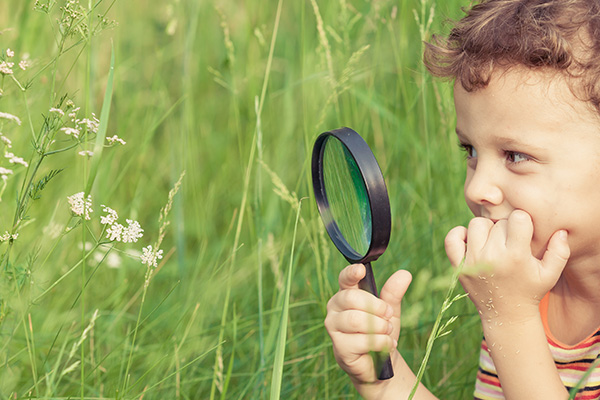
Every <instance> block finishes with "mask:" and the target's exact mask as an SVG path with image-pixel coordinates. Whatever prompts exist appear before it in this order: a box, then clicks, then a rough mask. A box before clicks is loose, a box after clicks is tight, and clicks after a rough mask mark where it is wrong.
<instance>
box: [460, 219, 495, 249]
mask: <svg viewBox="0 0 600 400" xmlns="http://www.w3.org/2000/svg"><path fill="white" fill-rule="evenodd" d="M493 226H494V223H493V222H492V220H490V219H487V218H482V217H477V218H473V219H472V220H471V221H470V222H469V228H468V230H467V252H472V253H478V252H479V251H480V250H481V249H483V247H484V246H485V244H486V243H487V240H488V237H489V235H490V230H491V229H492V227H493Z"/></svg>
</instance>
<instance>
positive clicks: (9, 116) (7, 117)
mask: <svg viewBox="0 0 600 400" xmlns="http://www.w3.org/2000/svg"><path fill="white" fill-rule="evenodd" d="M0 118H1V119H5V120H7V121H11V122H14V123H15V124H17V125H21V120H20V119H19V117H17V116H15V115H12V114H9V113H5V112H2V111H0Z"/></svg>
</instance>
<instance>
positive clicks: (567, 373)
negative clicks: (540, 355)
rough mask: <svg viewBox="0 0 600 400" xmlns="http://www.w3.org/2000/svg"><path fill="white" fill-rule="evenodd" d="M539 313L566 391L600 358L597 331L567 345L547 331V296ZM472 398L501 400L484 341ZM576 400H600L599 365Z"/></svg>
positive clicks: (496, 377)
mask: <svg viewBox="0 0 600 400" xmlns="http://www.w3.org/2000/svg"><path fill="white" fill-rule="evenodd" d="M540 313H541V316H542V322H543V324H544V330H545V331H546V337H547V339H548V345H549V346H550V352H551V353H552V357H553V358H554V363H555V364H556V368H557V369H558V374H559V375H560V379H561V380H562V382H563V384H564V385H565V387H566V388H567V390H570V389H571V388H573V387H575V386H576V385H577V383H578V382H579V381H580V380H581V378H582V377H583V376H584V374H585V373H586V371H587V370H588V368H589V367H590V365H591V364H592V363H593V362H594V361H595V360H596V359H597V358H598V357H599V356H600V328H598V329H597V330H596V332H594V333H593V334H591V335H590V336H588V337H587V338H586V339H584V340H582V341H581V342H579V343H577V344H575V345H566V344H564V343H561V342H560V341H558V340H556V339H555V338H554V337H553V336H552V333H550V329H548V318H547V316H548V295H546V296H545V297H544V298H543V299H542V301H541V302H540ZM474 398H475V399H479V400H497V399H504V395H503V394H502V388H501V387H500V381H499V380H498V374H497V373H496V367H495V366H494V362H493V361H492V357H491V356H490V354H489V351H488V346H487V343H486V342H485V339H484V340H483V342H482V343H481V353H480V356H479V371H478V372H477V381H476V382H475V394H474ZM575 399H577V400H592V399H600V366H597V367H596V368H595V369H594V370H593V371H592V372H591V373H590V374H589V375H588V376H587V377H586V378H585V379H584V381H583V385H582V386H581V388H580V390H579V391H578V393H577V395H576V396H575Z"/></svg>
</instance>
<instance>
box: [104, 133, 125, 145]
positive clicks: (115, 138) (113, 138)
mask: <svg viewBox="0 0 600 400" xmlns="http://www.w3.org/2000/svg"><path fill="white" fill-rule="evenodd" d="M106 140H108V144H115V142H118V143H121V144H122V145H125V144H127V142H125V141H124V140H123V139H121V138H120V137H118V136H117V135H114V136H113V137H107V138H106Z"/></svg>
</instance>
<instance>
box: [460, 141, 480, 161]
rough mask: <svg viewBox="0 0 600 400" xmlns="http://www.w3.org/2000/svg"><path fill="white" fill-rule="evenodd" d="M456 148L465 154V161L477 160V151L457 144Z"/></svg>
mask: <svg viewBox="0 0 600 400" xmlns="http://www.w3.org/2000/svg"><path fill="white" fill-rule="evenodd" d="M458 146H459V147H460V148H461V149H462V151H464V152H465V153H466V157H467V159H470V158H477V150H475V148H474V147H473V146H471V145H470V144H466V143H459V144H458Z"/></svg>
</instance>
